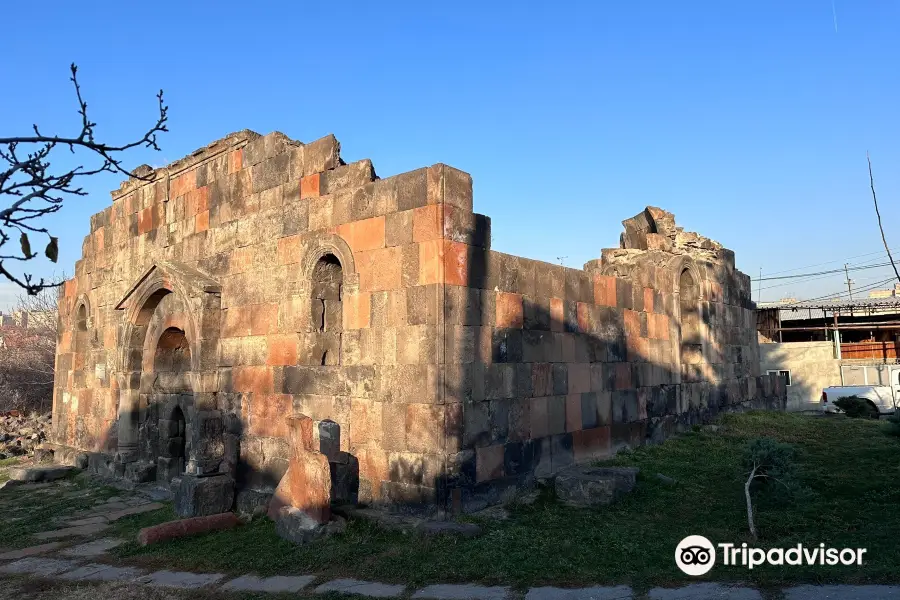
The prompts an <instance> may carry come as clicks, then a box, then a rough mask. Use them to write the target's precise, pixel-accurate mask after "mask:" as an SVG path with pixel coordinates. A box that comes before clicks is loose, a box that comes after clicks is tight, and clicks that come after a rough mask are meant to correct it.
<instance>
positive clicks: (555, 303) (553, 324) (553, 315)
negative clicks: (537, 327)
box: [550, 298, 565, 331]
mask: <svg viewBox="0 0 900 600" xmlns="http://www.w3.org/2000/svg"><path fill="white" fill-rule="evenodd" d="M564 329H565V316H564V312H563V301H562V298H550V331H563V330H564Z"/></svg>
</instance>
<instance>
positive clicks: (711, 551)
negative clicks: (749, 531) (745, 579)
mask: <svg viewBox="0 0 900 600" xmlns="http://www.w3.org/2000/svg"><path fill="white" fill-rule="evenodd" d="M716 548H719V552H720V559H721V562H722V564H723V565H725V566H729V567H746V568H748V569H752V568H754V567H758V566H760V565H776V566H781V565H790V566H798V565H822V566H824V565H828V566H834V565H838V564H840V565H847V566H849V565H857V566H858V565H862V560H863V554H865V553H866V549H865V548H826V547H825V544H819V545H818V546H804V545H803V544H797V545H796V546H793V547H791V548H770V549H768V550H763V549H762V548H752V547H749V546H747V544H741V545H740V546H738V545H736V544H728V543H720V544H716V545H713V543H712V542H711V541H709V540H708V539H706V538H705V537H703V536H702V535H689V536H687V537H686V538H684V539H683V540H681V542H679V543H678V546H677V547H676V548H675V564H676V565H678V568H679V569H681V570H682V572H684V573H685V574H687V575H691V576H694V577H696V576H699V575H703V574H705V573H708V572H709V570H710V569H712V568H713V565H714V564H715V563H716Z"/></svg>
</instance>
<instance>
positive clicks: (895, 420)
mask: <svg viewBox="0 0 900 600" xmlns="http://www.w3.org/2000/svg"><path fill="white" fill-rule="evenodd" d="M887 422H888V426H887V433H888V435H893V436H897V437H900V411H896V412H894V414H892V415H891V416H889V417H888V418H887Z"/></svg>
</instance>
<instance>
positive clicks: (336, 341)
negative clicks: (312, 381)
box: [310, 254, 344, 365]
mask: <svg viewBox="0 0 900 600" xmlns="http://www.w3.org/2000/svg"><path fill="white" fill-rule="evenodd" d="M310 283H311V286H310V287H311V298H310V312H311V315H310V317H311V323H312V329H313V331H314V332H315V333H316V334H317V338H318V343H317V344H316V347H315V349H314V351H313V355H312V356H311V362H314V363H315V364H319V365H338V364H340V348H341V332H342V330H343V318H344V316H343V306H342V304H341V300H342V297H343V286H344V270H343V268H342V267H341V262H340V261H339V260H338V258H337V257H336V256H335V255H334V254H325V255H324V256H322V257H321V258H319V260H318V261H317V262H316V264H315V266H314V267H313V270H312V281H311V282H310Z"/></svg>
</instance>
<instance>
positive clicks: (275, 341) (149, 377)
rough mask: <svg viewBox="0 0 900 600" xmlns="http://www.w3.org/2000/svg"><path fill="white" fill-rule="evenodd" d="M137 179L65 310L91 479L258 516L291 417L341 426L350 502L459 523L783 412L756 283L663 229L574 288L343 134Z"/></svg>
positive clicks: (62, 323) (725, 254)
mask: <svg viewBox="0 0 900 600" xmlns="http://www.w3.org/2000/svg"><path fill="white" fill-rule="evenodd" d="M138 174H139V175H140V176H141V177H143V178H145V180H142V179H131V180H129V181H127V182H125V183H124V184H123V185H122V186H121V188H120V189H119V190H117V191H116V192H114V193H113V203H112V206H110V207H108V208H107V209H105V210H104V211H102V212H100V213H98V214H96V215H94V216H93V217H92V218H91V233H90V235H89V236H87V237H86V238H85V242H84V246H83V257H82V259H81V260H79V261H78V262H77V263H76V268H75V277H74V278H73V279H71V280H69V281H67V282H66V284H65V286H64V288H63V290H62V293H61V295H60V317H59V342H58V352H57V374H56V386H55V396H54V421H53V423H54V441H55V442H56V443H57V444H58V449H59V450H60V452H61V453H62V452H69V453H70V454H71V453H72V452H73V451H80V452H87V453H89V455H90V458H89V460H90V465H91V468H92V469H95V470H98V471H103V472H111V473H113V474H116V475H119V476H125V477H128V478H131V479H133V480H148V479H154V478H155V479H158V480H160V481H162V482H166V481H169V480H171V479H172V478H173V477H177V476H179V475H181V474H182V473H184V472H185V471H186V472H188V473H206V474H210V473H213V472H224V473H229V474H231V475H233V476H234V478H235V480H236V484H237V489H238V494H237V504H238V506H239V507H240V508H244V509H250V508H252V507H253V506H254V505H255V504H256V503H261V502H265V501H266V500H267V498H268V496H269V495H270V494H271V492H272V491H273V490H274V488H275V486H276V485H277V484H278V482H279V480H280V479H281V477H282V475H283V474H284V472H285V469H286V468H287V464H288V459H289V457H290V454H291V452H290V449H289V448H288V426H287V423H288V421H287V419H288V418H290V417H291V416H293V415H298V414H303V415H306V416H308V417H310V418H311V419H312V420H313V421H314V422H316V423H318V424H322V422H323V421H327V420H330V421H334V422H336V423H337V424H338V425H339V426H340V449H341V450H342V451H344V452H346V453H348V454H349V455H351V456H352V457H353V460H354V461H358V466H359V478H360V489H359V496H360V499H361V500H362V501H365V502H386V503H392V504H398V503H402V504H418V505H429V506H435V505H444V504H449V505H452V506H454V507H455V508H473V507H476V506H477V505H480V504H483V503H484V501H485V500H492V499H497V498H498V497H499V496H500V495H502V494H503V493H504V490H508V489H511V488H512V487H513V486H515V485H518V484H521V483H523V482H526V481H527V480H528V479H529V478H533V477H534V476H535V475H537V476H541V475H545V474H549V473H551V472H553V471H556V470H558V469H559V468H562V467H564V466H566V465H568V464H571V463H573V462H576V461H584V460H589V459H591V458H595V457H600V456H605V455H607V454H609V453H611V452H613V451H615V449H617V448H619V447H623V446H626V445H628V446H634V445H638V444H640V443H643V442H644V441H646V440H648V439H649V440H658V439H662V438H663V437H664V436H665V435H666V434H668V433H669V432H671V431H674V430H675V429H677V428H678V427H681V426H684V425H688V424H691V423H694V422H698V421H700V420H703V419H705V418H707V417H708V416H710V415H712V414H715V413H716V412H718V411H719V410H726V409H731V408H734V407H743V406H749V405H751V404H754V405H767V404H768V405H771V404H772V403H773V401H774V402H775V403H776V404H777V399H778V397H779V394H780V397H781V398H782V400H783V396H784V390H783V389H782V390H776V389H773V385H774V383H773V382H774V381H776V380H775V379H774V378H773V379H771V380H770V379H769V378H759V377H758V375H759V373H758V360H756V358H755V357H756V356H757V354H758V348H757V345H756V337H755V327H754V324H755V318H754V315H753V306H752V304H750V302H749V295H748V293H747V292H748V290H749V279H747V278H746V276H744V275H743V274H740V273H739V272H738V271H736V270H734V263H733V255H732V254H731V253H730V252H729V251H727V250H724V249H722V248H721V247H720V246H718V245H717V244H715V242H711V241H709V240H706V239H705V238H702V237H701V236H697V235H696V234H690V233H685V232H683V231H682V230H680V228H677V227H675V224H674V219H673V218H671V215H668V213H665V212H664V211H659V209H647V211H645V212H643V213H641V214H640V215H638V216H637V217H635V218H634V219H630V220H628V221H626V222H625V226H626V233H625V234H623V239H622V243H621V244H620V246H621V247H620V248H619V249H614V250H610V251H604V253H603V259H602V261H594V262H592V263H589V264H588V265H586V268H585V269H583V270H582V269H569V268H565V267H561V266H558V265H551V264H547V263H543V262H539V261H534V260H529V259H525V258H519V257H515V256H510V255H507V254H502V253H500V252H496V251H494V250H492V249H491V247H490V220H489V219H488V218H487V217H484V216H482V215H478V214H476V213H474V212H473V202H472V180H471V177H470V176H469V175H467V174H466V173H463V172H461V171H458V170H456V169H453V168H451V167H448V166H446V165H440V164H439V165H434V166H432V167H429V168H423V169H418V170H416V171H411V172H409V173H404V174H401V175H397V176H394V177H389V178H384V179H379V178H377V177H376V176H375V172H374V169H373V167H372V164H371V162H370V161H368V160H362V161H358V162H355V163H352V164H344V162H343V161H342V160H341V158H340V154H339V144H338V142H337V140H335V139H334V137H333V136H328V137H325V138H322V139H320V140H317V141H315V142H312V143H309V144H301V143H299V142H296V141H293V140H290V139H288V138H286V137H285V136H283V135H282V134H280V133H272V134H269V135H266V136H259V135H258V134H255V133H253V132H249V131H244V132H239V133H236V134H232V135H230V136H228V137H226V138H224V139H222V140H219V141H217V142H215V143H213V144H211V145H209V146H207V147H206V148H203V149H200V150H198V151H197V152H195V153H193V154H192V155H190V156H188V157H186V158H184V159H182V160H180V161H177V162H176V163H173V164H171V165H169V166H168V167H166V168H162V169H156V170H152V169H150V168H149V167H146V168H142V169H140V172H139V173H138ZM685 274H687V275H685ZM686 277H687V279H685V278H686ZM685 282H688V283H689V285H688V286H687V287H689V288H690V291H689V293H685V289H686V283H685ZM773 399H774V400H773ZM329 427H330V426H329Z"/></svg>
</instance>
